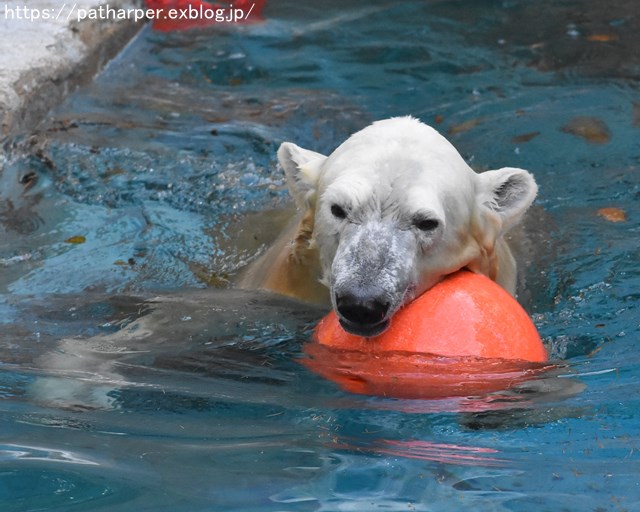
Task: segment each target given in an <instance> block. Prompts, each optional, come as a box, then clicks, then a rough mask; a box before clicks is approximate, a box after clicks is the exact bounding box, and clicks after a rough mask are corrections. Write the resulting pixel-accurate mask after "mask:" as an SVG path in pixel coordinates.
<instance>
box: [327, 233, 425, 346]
mask: <svg viewBox="0 0 640 512" xmlns="http://www.w3.org/2000/svg"><path fill="white" fill-rule="evenodd" d="M416 251H417V249H416V240H415V237H414V236H413V234H412V233H411V232H410V231H408V230H400V229H398V228H397V227H396V226H395V225H394V223H393V222H390V221H387V222H384V221H377V222H373V221H369V222H367V223H365V224H350V225H349V226H347V227H345V229H344V230H343V231H342V233H341V236H340V242H339V244H338V248H337V251H336V254H335V256H334V259H333V263H332V265H331V280H330V283H331V300H332V303H333V308H334V310H335V311H336V313H337V315H338V318H339V320H340V324H341V325H342V327H343V328H344V329H345V330H346V331H348V332H350V333H352V334H357V335H359V336H366V337H371V336H377V335H378V334H381V333H382V332H384V331H385V330H386V329H387V328H388V327H389V324H390V322H391V317H392V316H393V314H394V313H395V312H396V311H397V310H398V309H399V308H400V307H401V306H402V304H403V302H404V299H405V297H406V296H407V291H408V290H409V289H411V288H413V286H414V282H413V281H414V278H415V275H416V272H415V269H416V265H415V262H416Z"/></svg>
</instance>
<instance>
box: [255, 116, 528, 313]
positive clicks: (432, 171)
mask: <svg viewBox="0 0 640 512" xmlns="http://www.w3.org/2000/svg"><path fill="white" fill-rule="evenodd" d="M278 158H279V161H280V163H281V165H282V167H283V168H284V170H285V173H286V175H287V179H288V183H289V187H290V190H291V193H292V195H293V197H294V198H295V200H296V204H297V205H298V206H299V207H300V208H301V209H302V210H305V211H306V212H307V217H306V218H307V224H309V222H312V236H311V237H310V240H309V243H308V247H302V248H301V247H299V245H298V246H296V247H295V250H296V254H300V253H301V251H304V250H307V249H308V250H309V251H317V260H318V266H319V269H318V272H319V275H318V276H314V270H313V269H311V268H309V275H310V277H311V278H313V279H316V278H318V277H319V278H320V280H321V282H322V283H324V284H325V285H326V286H327V287H328V288H329V289H330V297H331V300H332V303H333V306H334V307H336V308H337V304H336V300H337V298H339V297H340V295H341V294H345V293H346V294H353V293H355V294H356V295H358V296H359V297H361V298H363V300H364V301H365V302H366V300H368V299H370V298H376V300H379V301H384V302H385V303H386V302H388V303H389V305H390V307H389V311H388V313H387V314H386V317H387V319H388V318H389V317H391V316H392V315H393V313H394V312H395V311H397V309H398V308H400V307H401V306H402V304H404V303H405V302H406V301H407V300H410V299H412V298H413V297H415V296H417V295H418V294H420V293H422V292H424V291H425V290H427V289H428V288H430V287H431V286H433V285H434V284H436V283H437V282H438V281H440V280H441V279H442V278H443V277H444V276H446V275H447V274H450V273H452V272H455V271H457V270H459V269H461V268H464V267H467V268H469V269H471V270H473V271H475V272H480V273H484V274H486V275H488V276H489V277H491V278H492V279H494V280H496V281H497V282H498V283H499V284H501V285H502V286H503V287H505V288H506V289H507V290H508V291H509V292H511V293H514V291H515V290H514V289H515V278H516V273H515V262H514V260H513V258H512V256H511V252H510V250H509V248H508V247H507V245H506V243H505V242H504V239H503V238H502V235H504V233H505V232H506V231H508V230H509V229H510V228H511V227H513V226H514V225H515V224H517V223H518V222H519V221H520V219H521V217H522V215H523V214H524V212H525V211H526V209H527V208H528V207H529V206H530V204H531V203H532V201H533V200H534V198H535V196H536V193H537V186H536V184H535V181H534V179H533V177H532V176H531V175H530V174H529V173H528V172H526V171H524V170H522V169H516V168H503V169H499V170H495V171H488V172H485V173H482V174H476V173H475V172H474V171H473V170H472V169H471V168H470V167H469V166H468V165H467V163H466V162H465V161H464V159H463V158H462V157H461V156H460V154H459V153H458V152H457V151H456V149H455V148H454V147H453V145H451V143H449V142H448V141H447V140H446V139H445V138H444V137H442V136H441V135H440V134H439V133H438V132H437V131H436V130H434V129H433V128H431V127H429V126H427V125H425V124H423V123H421V122H419V121H418V120H416V119H413V118H411V117H401V118H392V119H387V120H384V121H378V122H375V123H373V124H372V125H370V126H368V127H367V128H365V129H363V130H361V131H360V132H358V133H356V134H354V135H352V136H351V137H350V138H349V139H347V140H346V141H345V142H344V143H343V144H342V145H340V146H339V147H338V148H337V149H336V150H335V151H334V152H333V153H331V154H330V155H329V156H323V155H320V154H319V153H315V152H312V151H308V150H304V149H302V148H299V147H298V146H296V145H295V144H292V143H284V144H282V146H281V148H280V150H279V151H278ZM332 208H333V210H336V208H338V210H336V211H337V212H338V213H339V214H340V215H338V216H336V214H335V212H334V211H333V210H332ZM342 214H344V215H345V216H346V218H340V217H341V216H342ZM309 219H312V221H309ZM420 219H423V220H426V221H433V225H429V224H428V223H427V224H426V225H427V227H429V226H431V227H432V228H433V229H424V226H425V224H424V223H423V224H420V222H419V221H420ZM436 221H437V226H436V225H435V222H436ZM419 225H422V226H423V229H420V228H419V227H418V226H419ZM289 247H291V245H289ZM283 250H286V246H283V247H275V248H273V250H272V255H271V258H273V254H276V253H282V251H283ZM268 259H269V256H267V258H266V259H263V261H262V262H261V263H260V264H261V269H262V270H261V271H262V272H263V273H264V272H268V267H265V261H268ZM297 270H300V269H299V268H298V269H297ZM274 271H276V270H274ZM271 282H277V279H272V281H271ZM246 284H247V283H246V281H245V285H246ZM273 288H275V289H277V286H274V287H273ZM293 288H294V292H293V293H292V292H289V294H290V295H295V287H293ZM337 309H339V308H337ZM338 313H339V316H340V311H338Z"/></svg>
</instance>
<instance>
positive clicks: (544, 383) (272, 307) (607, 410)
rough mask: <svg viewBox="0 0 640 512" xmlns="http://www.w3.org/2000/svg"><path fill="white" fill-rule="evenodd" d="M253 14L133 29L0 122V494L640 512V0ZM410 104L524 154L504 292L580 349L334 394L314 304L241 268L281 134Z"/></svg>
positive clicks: (345, 127) (264, 204)
mask: <svg viewBox="0 0 640 512" xmlns="http://www.w3.org/2000/svg"><path fill="white" fill-rule="evenodd" d="M265 17H266V21H265V22H264V23H260V24H255V25H250V26H236V27H213V28H211V29H204V30H197V31H190V32H184V33H173V34H164V33H156V32H153V31H151V30H150V29H149V28H146V29H144V30H143V32H142V33H141V34H140V36H139V37H138V38H137V39H136V40H135V41H134V42H133V43H132V44H131V45H129V46H128V47H127V48H126V50H125V51H124V52H122V54H121V55H120V56H119V57H118V59H116V60H115V61H114V62H112V63H111V64H110V66H109V67H108V68H107V69H106V70H105V71H104V72H103V73H102V74H101V75H100V76H99V77H98V78H97V79H96V80H95V82H94V83H92V84H91V85H89V86H88V87H86V88H84V89H81V90H79V91H77V92H75V93H74V94H72V95H71V96H70V97H69V99H68V100H67V101H66V102H65V103H64V104H63V105H61V106H60V108H58V109H57V110H55V111H54V112H52V113H51V115H50V117H49V119H47V120H46V121H45V122H44V123H43V124H42V125H41V126H40V127H39V129H38V130H37V132H36V133H34V134H24V136H23V137H20V138H18V139H16V140H14V141H9V142H7V144H5V148H4V149H5V151H4V157H3V158H4V160H3V162H1V163H2V165H3V170H2V172H1V173H0V180H1V186H0V230H2V236H1V237H0V312H1V313H2V316H1V319H2V320H1V321H2V335H1V336H0V361H1V362H0V398H1V399H2V400H1V401H0V407H1V414H0V425H1V426H0V508H1V509H2V511H3V512H4V511H32V510H33V511H35V510H46V511H67V510H69V511H73V510H82V511H92V512H93V511H124V510H154V511H159V510H166V511H172V512H173V511H182V510H184V511H190V512H192V511H218V510H220V511H243V512H244V511H249V512H250V511H261V512H262V511H274V512H276V511H347V510H348V511H353V510H362V511H372V510H394V511H396V510H397V511H400V510H421V511H456V510H462V509H465V510H487V511H530V510H531V511H536V512H538V511H554V512H555V511H562V510H571V511H575V510H585V511H633V510H640V483H639V482H640V478H639V477H638V475H639V474H640V464H639V462H638V444H639V442H640V413H639V412H638V411H639V409H640V408H639V405H640V404H639V399H638V397H639V396H640V395H639V393H640V383H639V378H638V374H639V372H640V352H639V351H638V349H637V342H638V327H639V326H640V320H638V312H637V309H638V308H637V304H638V298H639V294H638V290H639V289H640V270H639V262H640V254H639V247H638V239H639V231H640V221H639V219H640V208H639V206H638V204H639V199H640V169H639V167H640V142H639V141H640V94H639V90H638V83H639V82H638V79H639V78H640V57H639V56H640V52H638V48H639V47H640V36H639V35H638V34H639V33H640V19H639V18H638V15H637V8H636V6H635V5H633V2H625V1H616V2H608V3H606V4H605V3H604V2H591V1H587V0H585V1H568V0H565V1H561V2H552V1H550V0H549V1H540V2H525V1H516V0H513V1H509V2H498V1H488V0H483V1H471V0H466V1H462V0H461V1H446V2H445V1H441V2H437V1H434V2H425V1H419V2H418V1H416V2H411V1H407V2H388V3H371V2H364V1H355V0H346V1H342V2H323V3H322V6H319V5H318V3H317V2H286V1H275V0H273V1H271V2H270V3H269V5H268V6H267V8H266V9H265ZM405 114H412V115H415V116H417V117H419V118H420V119H422V120H423V121H425V122H427V123H430V124H433V125H434V126H436V127H437V128H438V129H439V130H440V131H441V132H442V133H443V134H445V135H447V136H448V137H449V138H450V139H451V140H452V142H453V143H454V144H455V145H456V147H458V149H459V150H460V152H461V153H462V154H463V156H464V157H465V158H466V159H467V160H468V161H470V162H471V164H472V165H473V166H474V167H475V168H476V169H478V170H484V169H488V168H495V167H500V166H503V165H512V166H519V167H523V168H526V169H528V170H530V171H531V172H533V173H534V174H535V176H536V179H537V181H538V183H539V185H540V195H539V198H538V200H537V203H536V206H535V208H534V210H533V212H532V214H531V215H530V216H529V218H528V219H527V221H526V224H527V233H528V237H529V245H525V250H524V252H523V254H522V259H523V261H524V264H523V265H522V268H523V269H524V272H523V274H524V276H523V286H522V287H521V294H520V298H521V301H522V302H523V303H524V305H525V306H526V308H527V309H528V311H529V312H530V313H531V315H532V316H533V318H534V321H535V322H536V325H537V326H538V328H539V330H540V332H541V334H542V336H543V338H544V340H545V343H546V344H547V346H548V347H549V349H550V351H551V353H552V355H553V357H554V358H556V359H558V360H560V361H562V362H563V363H564V364H565V365H566V368H565V370H564V371H565V373H564V374H563V375H562V376H559V377H556V376H555V375H554V376H553V377H551V376H550V377H549V378H545V379H541V380H539V381H536V386H535V389H533V390H532V391H531V393H522V394H520V395H518V396H500V397H494V398H488V397H471V398H468V399H458V400H454V399H451V400H440V401H428V400H394V399H385V398H379V397H365V396H358V395H351V394H348V393H346V392H343V391H341V390H340V389H338V387H337V386H335V385H334V384H332V383H330V382H327V381H324V380H323V379H321V378H320V377H318V376H316V375H314V374H312V373H311V372H309V371H308V370H307V369H306V368H305V367H304V366H302V365H300V364H299V362H298V360H299V358H300V357H301V355H302V349H301V347H302V345H303V343H304V342H305V341H306V340H307V339H308V338H309V335H310V332H311V329H312V327H313V325H314V323H315V322H316V321H317V319H318V318H320V316H322V314H323V310H321V309H316V308H310V307H308V306H305V305H301V304H298V303H295V302H292V301H289V300H285V299H282V298H279V297H274V296H269V295H266V294H261V293H248V292H239V291H234V290H231V289H229V282H230V280H232V279H233V276H234V275H235V273H237V271H238V269H239V268H241V267H242V265H243V264H244V263H246V261H247V260H248V259H250V258H251V257H252V255H255V253H256V252H257V251H258V250H259V249H260V247H261V246H262V245H263V244H264V243H266V242H267V241H268V238H269V236H270V231H274V229H275V228H274V227H273V226H275V225H277V224H278V223H279V221H280V220H281V218H282V216H283V215H282V212H283V211H285V210H287V208H289V202H288V199H287V194H286V189H285V185H284V182H283V179H282V176H281V174H280V173H279V172H278V171H277V170H276V169H275V160H274V155H275V150H276V148H277V146H278V145H279V143H280V142H281V141H283V140H293V141H295V142H297V143H298V144H300V145H302V146H305V147H308V148H310V149H314V150H316V151H324V152H328V151H331V150H332V149H333V148H334V147H335V146H336V145H337V144H339V143H340V142H341V141H342V140H343V139H344V138H346V137H347V136H348V135H349V134H350V133H352V132H353V131H355V130H357V129H359V128H361V127H363V126H365V125H366V124H368V123H369V122H371V121H372V120H375V119H378V118H382V117H387V116H391V115H405ZM603 208H609V209H610V210H604V211H603V210H602V209H603ZM619 219H622V221H621V222H614V221H615V220H619ZM473 411H475V412H473Z"/></svg>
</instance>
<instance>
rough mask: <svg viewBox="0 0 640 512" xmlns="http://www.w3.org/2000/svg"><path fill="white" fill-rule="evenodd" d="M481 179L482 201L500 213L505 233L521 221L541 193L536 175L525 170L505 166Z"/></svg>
mask: <svg viewBox="0 0 640 512" xmlns="http://www.w3.org/2000/svg"><path fill="white" fill-rule="evenodd" d="M479 178H480V190H479V192H480V197H479V199H480V203H481V204H482V205H483V206H485V207H486V208H489V209H490V210H491V211H493V212H495V213H497V214H498V216H499V217H500V220H501V221H502V229H501V231H502V232H503V233H504V232H505V231H508V230H509V229H511V228H512V227H513V226H514V225H515V224H517V223H518V221H520V219H521V218H522V216H523V215H524V212H526V211H527V208H529V206H531V203H532V202H533V200H534V199H535V197H536V194H537V193H538V185H536V182H535V180H534V179H533V176H532V175H531V174H530V173H528V172H527V171H525V170H523V169H516V168H514V167H503V168H502V169H498V170H496V171H487V172H483V173H482V174H480V175H479Z"/></svg>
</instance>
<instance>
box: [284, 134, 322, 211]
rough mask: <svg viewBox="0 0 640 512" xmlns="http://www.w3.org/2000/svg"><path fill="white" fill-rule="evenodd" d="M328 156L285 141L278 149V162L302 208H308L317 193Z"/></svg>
mask: <svg viewBox="0 0 640 512" xmlns="http://www.w3.org/2000/svg"><path fill="white" fill-rule="evenodd" d="M326 159H327V157H326V156H324V155H321V154H320V153H316V152H315V151H309V150H308V149H303V148H301V147H300V146H296V145H295V144H293V143H291V142H284V143H282V144H281V146H280V149H279V150H278V162H280V165H281V166H282V168H283V169H284V173H285V175H286V177H287V184H288V185H289V192H290V193H291V195H292V196H293V199H294V200H295V202H296V204H297V205H298V206H299V207H300V208H308V207H309V205H310V203H311V201H312V198H313V196H314V195H315V193H316V187H317V184H318V178H319V176H320V168H321V167H322V163H323V162H324V161H325V160H326Z"/></svg>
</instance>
